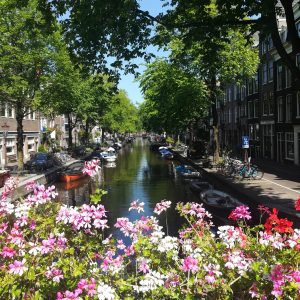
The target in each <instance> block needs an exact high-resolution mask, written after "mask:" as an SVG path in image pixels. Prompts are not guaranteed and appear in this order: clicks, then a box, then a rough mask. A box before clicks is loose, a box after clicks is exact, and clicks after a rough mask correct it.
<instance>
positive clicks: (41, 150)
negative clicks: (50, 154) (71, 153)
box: [38, 145, 47, 152]
mask: <svg viewBox="0 0 300 300" xmlns="http://www.w3.org/2000/svg"><path fill="white" fill-rule="evenodd" d="M38 152H47V149H46V148H45V145H39V147H38Z"/></svg>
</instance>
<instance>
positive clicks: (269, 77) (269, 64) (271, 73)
mask: <svg viewBox="0 0 300 300" xmlns="http://www.w3.org/2000/svg"><path fill="white" fill-rule="evenodd" d="M273 64H274V62H273V60H270V61H269V62H268V80H269V82H272V81H273V77H274V75H273Z"/></svg>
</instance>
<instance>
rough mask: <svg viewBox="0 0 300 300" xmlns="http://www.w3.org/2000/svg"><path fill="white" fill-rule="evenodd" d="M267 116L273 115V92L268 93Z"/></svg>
mask: <svg viewBox="0 0 300 300" xmlns="http://www.w3.org/2000/svg"><path fill="white" fill-rule="evenodd" d="M269 114H270V115H273V114H274V97H273V92H270V94H269Z"/></svg>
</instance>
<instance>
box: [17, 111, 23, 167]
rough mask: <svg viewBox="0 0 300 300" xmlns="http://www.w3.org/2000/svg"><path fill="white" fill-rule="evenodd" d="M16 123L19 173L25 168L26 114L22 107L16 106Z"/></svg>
mask: <svg viewBox="0 0 300 300" xmlns="http://www.w3.org/2000/svg"><path fill="white" fill-rule="evenodd" d="M15 108H16V121H17V160H18V171H22V170H23V168H24V153H23V147H24V142H23V134H24V131H23V119H24V112H23V109H22V106H21V105H16V107H15Z"/></svg>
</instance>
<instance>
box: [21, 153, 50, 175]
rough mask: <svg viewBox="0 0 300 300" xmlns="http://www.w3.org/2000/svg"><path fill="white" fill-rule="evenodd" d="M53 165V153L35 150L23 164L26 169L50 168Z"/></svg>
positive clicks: (39, 169)
mask: <svg viewBox="0 0 300 300" xmlns="http://www.w3.org/2000/svg"><path fill="white" fill-rule="evenodd" d="M54 165H55V159H54V156H53V154H50V153H44V152H37V153H36V154H34V155H33V157H32V158H31V159H30V160H29V161H28V162H27V163H26V164H25V167H26V168H27V169H28V170H36V171H42V170H46V169H49V168H52V167H53V166H54Z"/></svg>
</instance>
